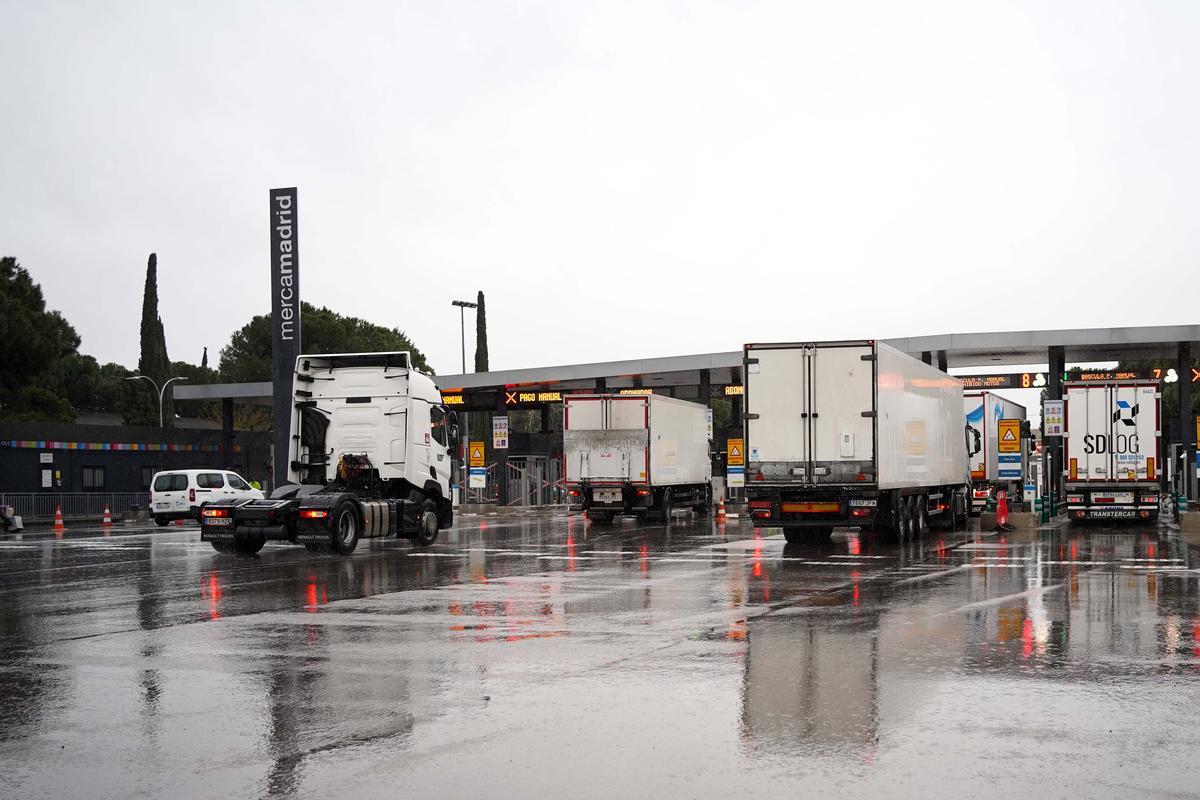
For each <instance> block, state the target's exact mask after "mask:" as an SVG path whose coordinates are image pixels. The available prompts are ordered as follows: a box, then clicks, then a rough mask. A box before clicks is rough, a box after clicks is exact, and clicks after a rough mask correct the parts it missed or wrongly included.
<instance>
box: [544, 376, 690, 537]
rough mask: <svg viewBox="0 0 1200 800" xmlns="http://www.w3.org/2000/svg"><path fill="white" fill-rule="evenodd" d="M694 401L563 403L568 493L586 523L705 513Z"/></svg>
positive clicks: (652, 398) (637, 398)
mask: <svg viewBox="0 0 1200 800" xmlns="http://www.w3.org/2000/svg"><path fill="white" fill-rule="evenodd" d="M705 410H706V409H705V407H704V406H702V405H700V404H698V403H689V402H687V401H685V400H676V399H675V398H673V397H664V396H662V395H656V394H649V395H619V394H595V395H568V396H566V397H564V398H563V461H564V466H565V472H566V483H567V487H568V491H569V492H570V493H571V495H572V496H573V497H576V498H578V499H579V501H580V502H581V503H582V504H583V507H584V509H585V510H586V511H587V512H588V518H589V519H591V520H593V521H595V522H610V521H611V520H612V517H613V515H614V514H621V513H627V514H629V513H636V514H647V513H654V514H657V515H659V516H661V517H663V518H664V519H666V518H669V517H670V514H671V510H672V509H673V508H676V507H680V506H692V507H694V508H697V509H702V510H707V509H709V508H711V507H712V460H711V458H710V456H709V444H708V416H707V414H706V413H705Z"/></svg>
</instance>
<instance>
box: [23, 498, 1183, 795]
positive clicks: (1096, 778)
mask: <svg viewBox="0 0 1200 800" xmlns="http://www.w3.org/2000/svg"><path fill="white" fill-rule="evenodd" d="M0 652H2V654H3V663H2V664H0V796H3V797H21V798H29V797H53V798H60V797H61V798H67V797H87V798H100V797H173V798H188V797H197V798H211V797H222V798H229V797H265V796H300V797H324V798H328V797H360V798H374V797H380V798H382V797H387V798H396V797H422V798H437V797H447V798H480V797H495V798H526V797H571V798H592V797H595V798H626V797H647V798H651V797H652V798H659V799H664V800H665V799H667V798H684V797H784V796H788V797H793V796H805V797H849V796H855V797H862V796H866V797H871V796H883V797H942V796H958V797H1014V796H1016V797H1022V796H1028V797H1039V798H1041V797H1072V798H1079V797H1152V796H1160V797H1191V796H1196V795H1197V794H1200V725H1198V724H1197V714H1198V703H1197V700H1198V695H1200V549H1197V548H1196V547H1193V546H1189V544H1188V543H1186V542H1184V541H1182V540H1180V538H1179V537H1178V534H1176V533H1175V532H1174V530H1173V529H1171V528H1169V527H1168V526H1163V527H1161V528H1157V529H1155V528H1152V527H1146V526H1142V527H1137V526H1132V527H1091V526H1089V527H1083V528H1071V527H1064V528H1061V529H1048V530H1043V531H1040V532H1037V533H1030V534H1025V535H1018V534H1009V535H1007V536H997V535H995V534H989V535H981V534H979V533H977V532H974V533H963V532H959V533H934V534H931V535H930V536H929V537H928V538H927V539H926V540H925V541H924V542H919V543H915V544H913V545H909V546H905V547H900V546H894V545H887V544H885V543H883V542H882V541H880V540H877V539H875V538H873V537H870V536H861V537H860V536H858V535H857V534H848V535H839V536H837V537H835V540H834V541H833V542H832V543H830V544H827V545H813V546H803V547H795V548H793V547H786V548H785V546H784V542H783V540H782V538H781V537H777V536H768V537H766V538H762V539H759V538H755V537H754V533H753V530H752V529H750V528H749V527H748V526H746V525H744V524H742V525H740V526H739V524H738V523H737V522H734V521H731V522H730V523H729V524H728V525H726V526H724V527H717V526H716V525H715V523H713V522H712V521H711V520H707V519H703V520H698V519H696V518H693V517H687V516H681V517H677V518H676V519H675V520H674V521H673V522H672V523H671V525H670V526H662V525H656V526H649V525H639V524H636V523H634V522H633V521H632V520H628V521H626V522H624V523H623V524H617V525H615V526H612V527H596V526H592V525H590V524H589V523H588V522H587V521H586V520H584V519H582V518H580V517H570V518H569V517H566V516H529V517H504V516H501V517H488V518H465V519H462V520H460V521H459V522H458V523H457V524H456V526H455V528H454V529H452V530H450V531H443V534H442V538H441V539H439V542H438V544H437V545H435V546H434V547H432V548H429V549H426V550H419V549H417V548H414V547H412V546H411V545H409V544H408V543H407V542H395V541H386V542H378V541H377V542H373V543H370V544H367V543H364V544H363V545H361V546H360V548H359V550H358V551H357V552H356V553H355V554H354V555H353V556H352V557H350V558H338V557H334V556H315V555H312V554H309V553H307V552H306V551H305V550H304V549H303V548H297V547H290V546H276V545H268V546H267V548H266V549H264V550H263V552H262V553H261V554H260V555H259V556H257V557H249V558H246V557H236V556H229V555H218V554H215V553H214V552H213V551H212V550H211V548H210V547H209V546H208V545H207V544H203V543H201V542H200V541H199V531H198V529H197V528H195V527H194V526H188V527H183V528H169V529H165V530H159V529H154V528H153V527H152V526H151V528H150V529H127V528H122V527H117V528H115V529H114V530H113V531H112V532H111V533H109V534H107V535H106V534H104V532H103V531H101V530H97V529H94V528H93V529H90V530H89V529H80V530H71V531H70V532H68V533H67V534H66V535H65V536H63V537H61V538H56V537H55V536H54V535H53V534H48V533H45V532H42V533H27V534H25V535H23V536H14V535H10V536H7V537H0Z"/></svg>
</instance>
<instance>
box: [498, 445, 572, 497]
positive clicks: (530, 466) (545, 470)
mask: <svg viewBox="0 0 1200 800" xmlns="http://www.w3.org/2000/svg"><path fill="white" fill-rule="evenodd" d="M507 477H508V505H510V506H558V505H566V504H567V491H566V487H565V486H564V484H563V464H562V462H561V461H559V460H558V459H557V458H539V457H535V456H530V457H527V458H512V459H509V461H508V472H507Z"/></svg>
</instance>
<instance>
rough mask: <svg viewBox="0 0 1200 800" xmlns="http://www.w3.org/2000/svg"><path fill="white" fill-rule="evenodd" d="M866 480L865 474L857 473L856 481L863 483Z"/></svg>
mask: <svg viewBox="0 0 1200 800" xmlns="http://www.w3.org/2000/svg"><path fill="white" fill-rule="evenodd" d="M866 479H867V473H865V472H860V473H858V480H860V481H865V480H866Z"/></svg>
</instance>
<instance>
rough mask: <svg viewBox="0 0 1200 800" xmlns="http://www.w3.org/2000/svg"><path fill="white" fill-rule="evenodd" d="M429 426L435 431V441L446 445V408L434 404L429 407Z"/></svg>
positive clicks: (443, 445)
mask: <svg viewBox="0 0 1200 800" xmlns="http://www.w3.org/2000/svg"><path fill="white" fill-rule="evenodd" d="M429 428H430V430H431V431H432V432H433V438H434V441H436V442H437V443H438V444H440V445H441V446H442V447H445V446H446V409H444V408H441V407H440V406H433V407H431V408H430V409H429Z"/></svg>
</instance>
